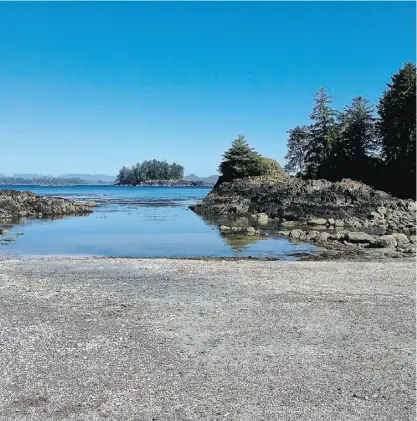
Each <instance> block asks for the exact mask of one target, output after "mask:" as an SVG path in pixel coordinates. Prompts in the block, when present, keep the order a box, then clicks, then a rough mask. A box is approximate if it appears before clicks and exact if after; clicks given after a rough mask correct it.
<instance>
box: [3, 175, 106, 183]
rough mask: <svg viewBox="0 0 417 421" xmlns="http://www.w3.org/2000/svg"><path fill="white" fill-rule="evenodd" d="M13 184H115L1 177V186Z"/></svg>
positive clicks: (67, 179) (64, 179)
mask: <svg viewBox="0 0 417 421" xmlns="http://www.w3.org/2000/svg"><path fill="white" fill-rule="evenodd" d="M5 184H11V185H31V186H33V185H47V186H55V185H64V186H71V185H80V184H88V185H109V184H113V183H108V182H106V181H101V180H100V181H90V180H82V179H81V178H59V177H39V178H24V177H6V176H4V175H0V185H5Z"/></svg>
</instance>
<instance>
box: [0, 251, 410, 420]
mask: <svg viewBox="0 0 417 421" xmlns="http://www.w3.org/2000/svg"><path fill="white" fill-rule="evenodd" d="M0 326H1V330H0V332H1V335H0V375H1V379H2V380H1V382H0V419H1V420H31V421H32V420H54V421H56V420H77V421H78V420H102V419H109V420H112V421H113V420H115V421H116V420H123V421H127V420H138V421H142V420H146V421H147V420H149V421H150V420H158V421H167V420H213V421H214V420H236V421H258V420H259V421H261V420H285V421H287V420H297V421H299V420H321V419H322V420H332V421H334V420H341V421H342V420H343V421H347V420H358V421H359V420H361V421H362V420H367V421H370V420H378V421H383V420H387V421H393V420H396V421H400V420H414V419H415V356H416V355H415V260H401V261H384V262H352V261H350V262H347V261H346V262H345V261H335V262H279V261H222V260H218V261H216V260H212V261H198V260H169V259H112V258H26V259H2V260H0Z"/></svg>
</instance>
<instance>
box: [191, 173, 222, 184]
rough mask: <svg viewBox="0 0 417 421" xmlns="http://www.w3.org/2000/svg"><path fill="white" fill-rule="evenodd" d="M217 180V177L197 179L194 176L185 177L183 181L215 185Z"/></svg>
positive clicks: (197, 177) (196, 176)
mask: <svg viewBox="0 0 417 421" xmlns="http://www.w3.org/2000/svg"><path fill="white" fill-rule="evenodd" d="M218 178H219V176H218V175H211V176H210V177H199V176H198V175H195V174H190V175H186V176H185V177H184V180H189V181H204V182H205V183H210V184H216V181H217V179H218Z"/></svg>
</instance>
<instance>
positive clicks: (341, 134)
mask: <svg viewBox="0 0 417 421" xmlns="http://www.w3.org/2000/svg"><path fill="white" fill-rule="evenodd" d="M375 148H376V131H375V117H374V107H373V106H372V105H371V104H370V103H369V101H368V100H367V99H365V98H363V97H360V96H359V97H356V98H354V99H353V101H352V104H351V105H349V106H346V107H344V109H343V111H342V112H341V113H340V115H339V119H338V129H337V138H336V139H334V140H333V146H332V148H331V152H330V155H329V156H328V157H327V159H326V161H325V162H324V163H323V165H322V167H321V173H322V174H324V175H325V176H326V178H328V179H331V180H340V179H342V178H352V179H355V180H362V181H368V180H369V171H370V168H369V162H370V161H369V154H370V153H371V152H372V151H374V150H375Z"/></svg>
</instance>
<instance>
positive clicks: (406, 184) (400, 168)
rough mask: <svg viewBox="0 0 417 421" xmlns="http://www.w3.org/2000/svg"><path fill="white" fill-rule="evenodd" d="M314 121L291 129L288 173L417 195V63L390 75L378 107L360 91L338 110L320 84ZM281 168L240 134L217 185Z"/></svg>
mask: <svg viewBox="0 0 417 421" xmlns="http://www.w3.org/2000/svg"><path fill="white" fill-rule="evenodd" d="M310 120H311V123H310V124H308V125H299V126H297V127H294V128H293V129H291V130H289V131H288V135H289V136H288V140H287V148H288V149H287V154H286V156H285V158H286V160H287V163H286V165H285V167H284V169H285V171H286V172H287V173H289V174H290V175H293V176H295V177H300V178H303V179H327V180H330V181H340V180H342V179H344V178H350V179H352V180H356V181H362V182H363V183H365V184H368V185H370V186H371V187H373V188H375V189H378V190H383V191H386V192H389V193H391V194H392V195H393V196H396V197H399V198H413V199H415V198H416V65H415V64H413V63H406V64H405V65H404V67H403V68H402V69H400V70H399V71H398V73H396V74H395V75H393V76H392V78H391V82H390V83H387V87H386V90H385V91H384V92H383V93H382V95H381V97H380V100H379V103H378V104H377V106H376V107H375V106H374V105H373V104H371V103H370V101H369V100H368V99H366V98H364V97H361V96H358V97H355V98H353V100H352V103H351V104H350V105H347V106H345V107H344V108H343V110H341V111H339V110H336V109H334V108H333V98H332V96H331V95H329V93H328V92H327V91H326V89H324V88H321V89H320V90H319V91H318V93H317V94H316V95H315V96H314V108H313V110H312V112H311V114H310ZM278 167H279V165H278V163H277V162H276V161H274V160H272V159H269V158H263V157H262V156H261V155H260V154H259V153H257V152H256V151H255V150H254V149H253V148H251V147H250V146H249V145H248V143H247V142H246V140H245V137H244V136H239V137H238V138H237V139H235V140H234V142H233V143H232V146H231V148H229V149H228V150H227V151H226V152H225V153H224V155H223V161H222V162H221V164H220V166H219V172H220V174H221V176H220V178H219V180H218V182H217V184H220V183H222V182H224V181H231V180H233V179H235V178H244V177H248V176H259V175H268V174H279V172H280V171H279V168H278ZM281 171H282V170H281Z"/></svg>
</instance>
